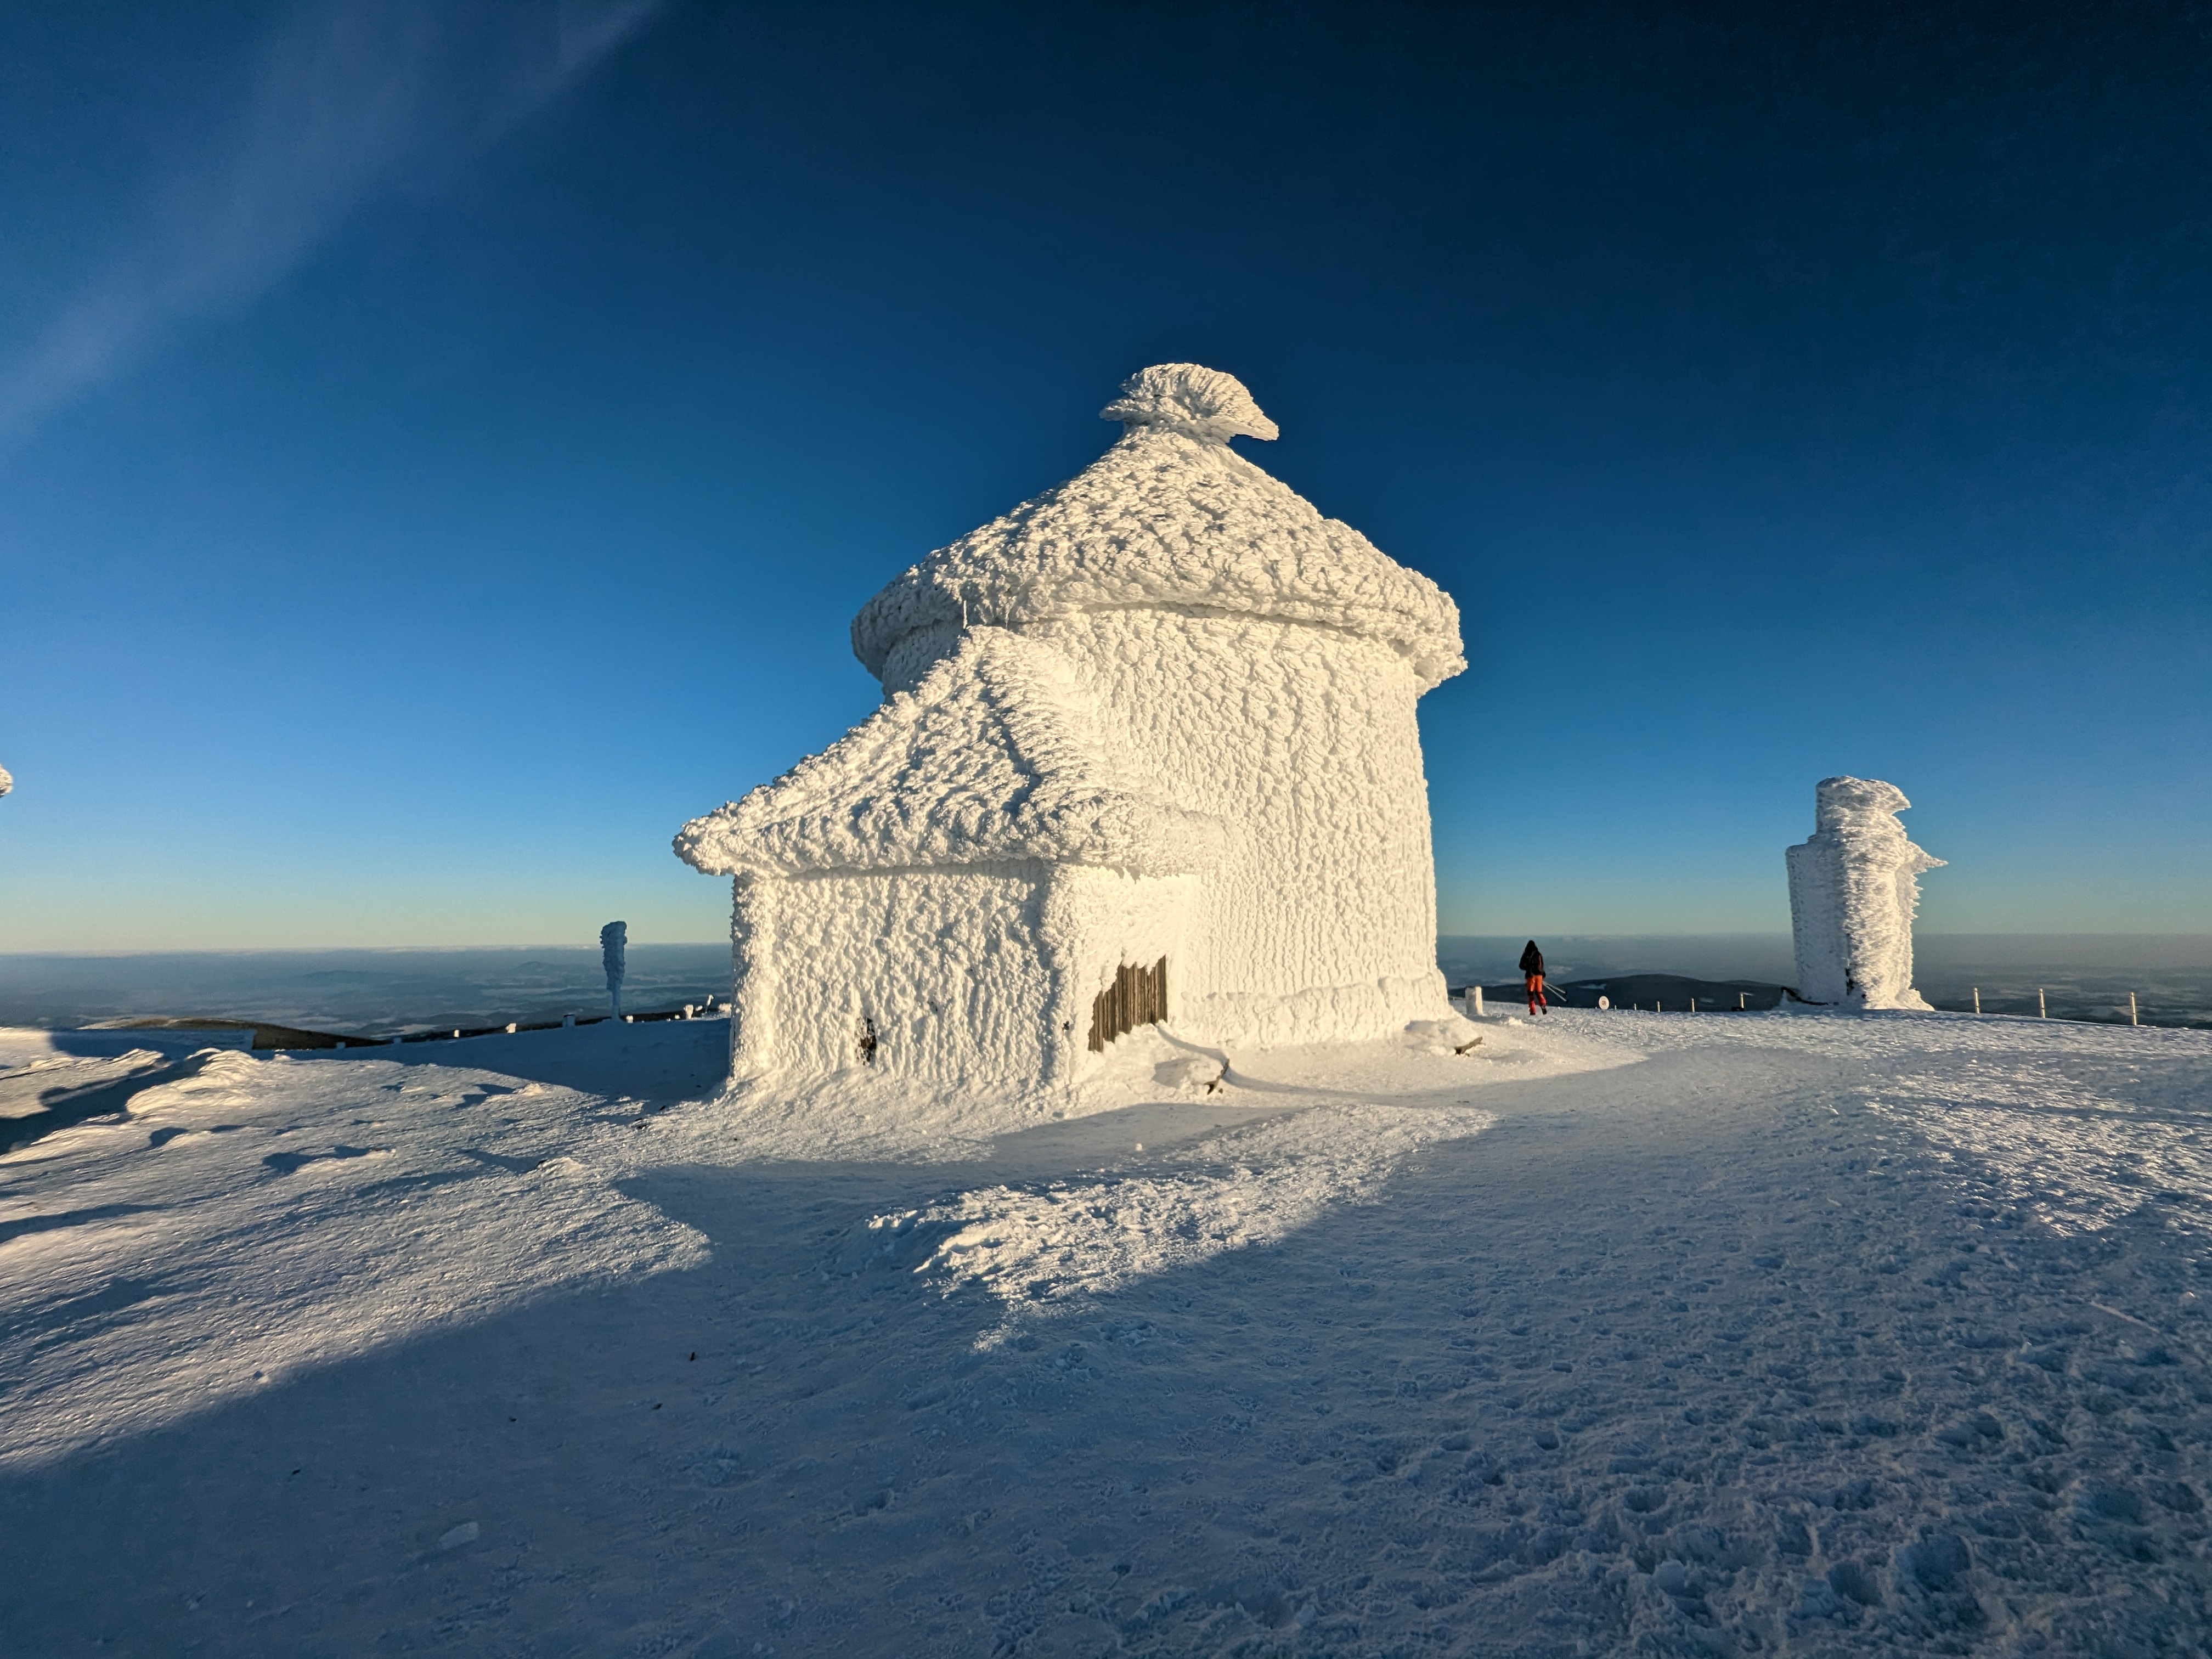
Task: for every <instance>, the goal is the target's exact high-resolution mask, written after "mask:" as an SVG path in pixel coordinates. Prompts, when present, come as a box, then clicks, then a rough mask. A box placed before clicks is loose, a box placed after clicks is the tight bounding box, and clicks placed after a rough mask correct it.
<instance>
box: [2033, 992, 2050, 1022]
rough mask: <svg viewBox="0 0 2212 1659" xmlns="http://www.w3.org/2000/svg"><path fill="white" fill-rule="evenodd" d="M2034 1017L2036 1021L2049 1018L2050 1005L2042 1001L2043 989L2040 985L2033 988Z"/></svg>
mask: <svg viewBox="0 0 2212 1659" xmlns="http://www.w3.org/2000/svg"><path fill="white" fill-rule="evenodd" d="M2035 1017H2036V1018H2038V1019H2049V1018H2051V1005H2050V1004H2049V1003H2047V1002H2045V1000H2043V987H2041V986H2040V985H2039V986H2037V987H2035Z"/></svg>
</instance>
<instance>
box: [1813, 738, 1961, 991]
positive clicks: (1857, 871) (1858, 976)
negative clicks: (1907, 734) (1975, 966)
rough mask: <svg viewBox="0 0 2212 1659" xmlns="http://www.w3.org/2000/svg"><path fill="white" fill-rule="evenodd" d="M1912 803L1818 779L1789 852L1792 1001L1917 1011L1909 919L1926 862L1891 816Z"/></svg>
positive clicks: (1892, 789)
mask: <svg viewBox="0 0 2212 1659" xmlns="http://www.w3.org/2000/svg"><path fill="white" fill-rule="evenodd" d="M1910 805H1912V803H1911V801H1909V800H1907V799H1905V792H1904V791H1903V790H1901V789H1899V788H1898V787H1897V786H1896V785H1895V784H1891V783H1883V782H1881V781H1879V780H1877V779H1867V778H1823V779H1822V780H1821V781H1820V788H1819V790H1818V791H1817V793H1816V794H1815V797H1814V813H1813V834H1812V836H1811V838H1810V839H1809V840H1808V841H1806V842H1802V844H1800V845H1798V846H1796V847H1792V848H1790V849H1789V853H1788V855H1787V856H1788V859H1789V865H1790V931H1791V933H1793V935H1794V936H1795V943H1796V951H1797V987H1798V989H1797V994H1798V995H1799V996H1800V997H1802V999H1803V1000H1805V1001H1807V1002H1820V1003H1829V1004H1838V1005H1841V1006H1846V1007H1851V1008H1925V1007H1926V1006H1928V1003H1927V1000H1926V999H1925V998H1923V996H1922V995H1921V994H1920V993H1919V992H1917V991H1916V990H1914V989H1913V988H1912V917H1913V913H1914V912H1915V911H1916V910H1917V909H1918V908H1919V907H1920V881H1919V876H1920V872H1922V871H1923V870H1933V869H1936V867H1938V866H1940V865H1942V862H1943V860H1941V859H1937V858H1930V857H1929V855H1928V854H1926V853H1923V851H1921V850H1920V848H1917V847H1915V846H1914V845H1913V844H1912V843H1911V841H1909V840H1907V839H1906V837H1905V826H1904V825H1903V824H1901V823H1899V822H1898V821H1897V814H1898V813H1899V811H1903V810H1904V809H1905V807H1908V806H1910Z"/></svg>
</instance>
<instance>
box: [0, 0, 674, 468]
mask: <svg viewBox="0 0 2212 1659" xmlns="http://www.w3.org/2000/svg"><path fill="white" fill-rule="evenodd" d="M661 4H662V0H568V3H562V4H560V5H557V6H547V5H544V4H542V3H527V0H496V3H489V4H486V3H477V4H466V3H454V0H446V3H440V0H308V3H303V4H300V5H298V6H296V7H295V8H294V9H292V11H291V12H290V13H289V15H288V16H287V17H286V19H285V21H283V24H282V25H281V26H280V27H278V28H276V30H275V31H274V32H273V33H271V34H270V37H269V38H268V40H266V41H265V42H264V46H263V48H262V52H261V55H260V59H259V63H258V69H257V70H256V72H255V74H254V75H253V76H252V90H251V92H250V94H249V95H248V97H247V99H246V105H245V108H244V110H243V112H241V114H240V118H239V119H238V121H237V123H236V124H235V125H234V127H233V128H232V129H231V130H230V131H229V132H228V134H227V135H226V136H225V137H223V139H222V142H221V143H218V144H216V146H214V147H213V148H211V149H208V150H205V151H204V152H201V153H198V154H197V155H191V156H190V157H189V159H187V160H186V161H183V162H182V163H180V164H179V165H178V166H176V167H173V168H172V169H170V170H169V171H167V173H164V174H163V175H162V176H161V178H159V179H157V180H155V183H154V185H153V187H152V189H151V190H150V191H149V195H148V198H147V203H146V205H145V206H144V208H143V210H142V211H141V212H140V213H139V214H138V215H137V216H136V217H135V220H134V221H133V226H132V229H131V231H130V233H129V234H127V235H126V236H125V239H124V240H122V242H121V243H120V245H119V246H117V247H116V249H115V250H114V251H113V252H112V253H111V255H110V256H109V258H108V259H107V260H106V263H105V264H103V265H101V266H100V268H99V269H98V270H96V271H95V272H94V274H93V275H92V276H90V277H89V278H88V280H87V281H86V282H85V283H83V285H82V287H81V288H80V289H78V290H77V292H76V295H74V296H73V297H72V298H71V299H70V301H68V302H67V303H65V304H64V306H63V307H61V308H60V309H59V310H58V312H57V313H55V314H54V315H53V316H52V319H50V320H49V321H48V322H47V324H46V326H45V327H44V328H43V329H42V330H40V331H36V332H34V333H33V336H32V337H31V339H30V342H29V343H28V344H27V347H25V348H24V349H22V350H21V352H20V353H19V354H16V355H15V356H14V357H13V361H11V362H8V363H7V364H6V366H5V367H4V368H0V438H15V437H19V436H21V435H23V434H25V433H27V432H28V431H29V430H30V429H32V428H34V427H35V426H36V425H37V424H38V423H39V422H40V421H42V420H43V419H45V418H46V416H50V415H52V413H53V412H54V411H55V410H58V409H61V408H63V407H64V406H65V405H67V404H70V403H71V402H73V401H74V400H75V399H76V398H79V397H81V396H82V395H83V394H84V393H86V392H89V391H91V390H92V389H93V388H94V387H96V386H100V385H101V384H102V383H104V382H106V381H107V380H112V379H113V378H114V377H115V376H117V375H118V374H124V373H125V372H127V371H128V370H129V369H130V368H131V367H132V366H134V365H135V364H136V363H137V362H139V361H140V360H141V359H142V358H143V356H145V355H146V354H147V353H148V352H149V351H151V350H152V349H155V347H156V346H157V345H158V344H159V343H160V342H161V339H162V338H163V337H164V336H165V335H166V334H167V333H168V332H169V331H172V330H173V329H175V328H176V327H178V326H179V325H184V324H186V323H189V322H191V321H193V320H195V319H201V318H205V317H209V316H212V315H216V314H220V313H225V312H229V311H234V310H237V309H239V308H240V307H244V306H246V305H248V304H250V303H251V302H252V301H254V300H255V299H257V298H258V297H259V296H260V295H263V294H265V293H266V292H267V291H268V290H269V289H270V288H272V287H274V286H275V285H276V283H279V282H281V281H282V280H283V277H284V276H286V275H287V274H288V273H289V272H290V271H291V270H294V269H295V267H297V266H298V265H299V264H301V262H302V261H304V260H305V259H307V258H309V257H310V256H311V255H312V254H313V252H314V250H315V248H316V246H318V245H319V243H321V242H322V241H323V240H325V238H327V237H328V236H329V235H330V234H331V233H332V232H333V231H335V230H336V229H337V228H338V226H339V225H340V224H341V223H343V221H344V220H345V218H346V216H348V215H349V213H351V212H352V211H353V210H355V209H356V208H357V207H359V206H360V205H361V204H362V203H364V202H366V201H368V200H369V199H370V198H372V197H374V196H375V195H376V194H377V193H378V192H379V191H381V190H384V189H387V188H389V187H391V186H392V185H395V184H397V183H398V182H400V181H402V180H403V179H406V178H408V177H409V176H410V175H413V174H416V173H428V172H430V171H432V170H434V169H435V168H437V167H441V166H449V165H451V163H452V162H453V161H454V160H456V159H458V158H462V157H465V156H467V155H471V154H473V153H476V152H477V151H479V150H481V149H483V147H484V146H485V145H488V144H489V143H493V142H495V140H497V139H498V138H499V137H501V135H502V134H504V133H506V132H507V131H511V130H512V129H513V127H514V126H516V125H518V124H520V122H523V121H525V120H527V119H528V118H530V117H531V116H532V115H533V114H535V113H537V112H538V111H540V110H542V109H544V107H545V106H548V105H549V104H550V103H552V102H553V101H554V100H556V99H557V98H558V97H560V96H561V94H562V93H563V92H565V91H567V90H568V88H570V87H572V86H574V84H575V83H576V82H578V81H579V80H580V79H581V78H582V77H583V76H586V75H587V74H588V73H589V72H590V71H591V70H592V69H593V68H594V67H596V66H597V65H598V64H599V63H600V62H601V61H603V60H604V59H605V57H606V56H607V54H608V53H609V52H612V51H613V50H614V49H615V48H616V47H617V46H620V45H621V44H622V43H623V41H624V40H628V39H629V37H630V36H631V35H633V34H635V33H636V32H637V31H638V30H639V29H640V28H641V27H643V26H644V25H645V23H646V22H647V21H648V20H649V19H650V18H651V17H652V15H653V13H654V12H656V11H658V10H659V9H660V6H661Z"/></svg>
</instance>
